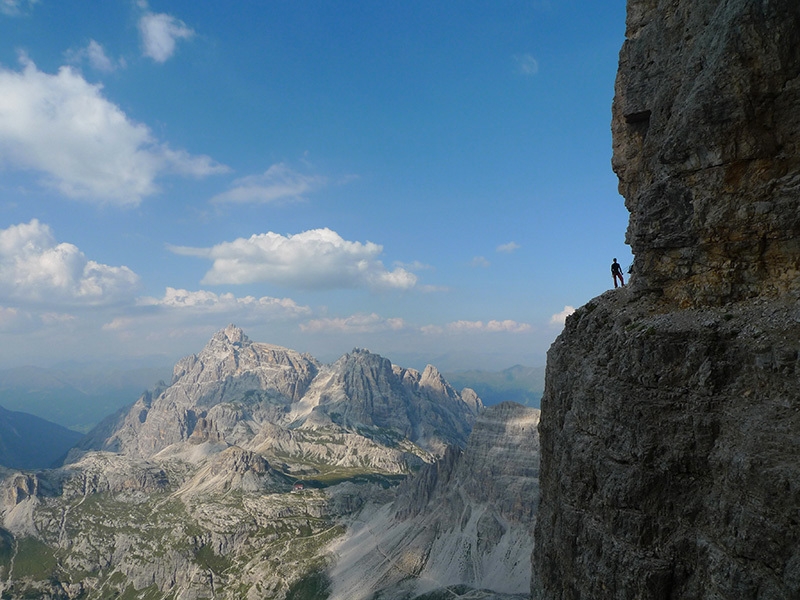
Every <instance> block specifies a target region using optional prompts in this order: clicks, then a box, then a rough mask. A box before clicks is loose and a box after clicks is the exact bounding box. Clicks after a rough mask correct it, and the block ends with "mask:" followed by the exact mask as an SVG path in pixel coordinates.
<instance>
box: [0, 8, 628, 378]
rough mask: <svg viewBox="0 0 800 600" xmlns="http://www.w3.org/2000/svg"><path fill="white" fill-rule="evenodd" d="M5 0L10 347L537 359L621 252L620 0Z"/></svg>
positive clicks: (71, 353)
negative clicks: (616, 149)
mask: <svg viewBox="0 0 800 600" xmlns="http://www.w3.org/2000/svg"><path fill="white" fill-rule="evenodd" d="M232 6H234V5H233V4H225V3H206V2H188V1H172V2H156V1H155V0H151V1H148V2H145V1H141V0H140V1H134V0H102V1H99V0H98V1H86V0H83V1H80V2H79V1H73V0H35V1H34V0H0V336H2V340H3V343H2V344H0V368H2V367H10V366H15V365H20V364H38V365H48V364H52V363H55V362H58V361H62V360H69V359H81V360H120V359H122V360H131V361H134V360H135V361H140V360H145V361H153V360H156V361H158V360H162V361H164V362H167V363H168V362H172V361H173V360H174V359H176V358H178V357H180V356H183V355H185V354H189V353H192V352H196V351H199V350H200V348H202V346H203V345H204V344H205V342H206V341H207V340H208V338H209V337H210V336H211V335H212V334H213V332H214V331H216V330H218V329H220V328H222V327H224V326H226V325H227V324H228V323H235V324H237V325H239V326H241V327H242V328H243V329H244V330H245V332H246V333H247V334H248V335H249V336H250V337H251V338H252V339H254V340H257V341H263V342H270V343H275V344H279V345H283V346H288V347H291V348H295V349H297V350H301V351H306V352H309V353H311V354H312V355H314V356H316V357H318V358H320V359H321V360H323V361H329V360H333V359H335V358H336V357H338V356H339V355H341V354H343V353H344V352H347V351H349V350H350V349H352V348H353V347H362V348H368V349H370V350H372V351H374V352H378V353H380V354H383V355H384V356H387V357H388V358H390V359H392V360H393V361H394V362H396V363H398V364H401V365H403V366H412V367H421V366H424V365H425V364H426V363H428V362H431V363H433V364H436V365H437V366H439V367H440V368H442V369H459V368H479V367H482V368H488V369H500V368H504V367H508V366H511V365H513V364H524V365H530V366H536V365H541V364H544V361H545V352H546V351H547V348H548V347H549V345H550V344H551V343H552V341H553V339H554V338H555V336H556V335H557V334H558V333H559V331H560V329H561V327H562V323H563V316H564V314H565V313H566V312H568V311H569V307H577V306H580V305H581V304H583V303H585V302H586V301H588V300H589V299H591V298H592V297H594V296H596V295H598V294H600V293H602V292H604V291H605V290H606V289H608V288H609V287H610V286H611V284H612V283H611V276H610V271H609V264H610V262H611V259H612V258H613V257H618V258H619V260H620V262H621V263H623V265H626V266H627V265H628V264H629V263H630V262H631V260H632V259H631V255H630V251H629V249H628V247H627V246H626V245H625V244H624V237H625V229H626V227H627V219H628V213H627V211H626V210H625V208H624V204H623V199H622V198H621V197H620V196H619V194H618V192H617V180H616V177H615V176H614V174H613V172H612V171H611V166H610V159H611V135H610V119H611V101H612V98H613V88H614V77H615V72H616V65H617V57H618V52H619V49H620V46H621V44H622V41H623V36H624V21H625V2H624V0H610V1H608V2H603V3H599V2H594V1H588V0H580V1H579V0H574V1H571V0H542V1H535V0H528V1H526V2H522V1H513V0H508V1H498V2H485V1H481V2H473V1H468V0H467V1H462V2H452V1H443V0H426V1H414V0H411V1H404V2H379V1H361V2H331V1H327V2H321V1H313V2H312V1H303V0H292V1H289V0H283V1H267V0H264V1H247V0H241V1H239V2H237V3H235V7H236V8H235V10H234V9H233V8H232Z"/></svg>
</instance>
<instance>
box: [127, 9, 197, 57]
mask: <svg viewBox="0 0 800 600" xmlns="http://www.w3.org/2000/svg"><path fill="white" fill-rule="evenodd" d="M139 33H140V34H141V36H142V50H143V52H144V55H145V56H147V57H149V58H152V59H153V60H154V61H156V62H158V63H163V62H166V61H167V60H168V59H169V58H170V57H171V56H172V55H173V54H175V46H176V43H177V41H178V40H181V39H184V40H185V39H189V38H191V37H192V36H193V35H194V30H193V29H192V28H191V27H188V26H187V25H186V24H185V23H184V22H183V21H181V20H179V19H176V18H175V17H173V16H171V15H167V14H164V13H152V12H147V13H145V14H144V15H142V17H141V18H140V19H139Z"/></svg>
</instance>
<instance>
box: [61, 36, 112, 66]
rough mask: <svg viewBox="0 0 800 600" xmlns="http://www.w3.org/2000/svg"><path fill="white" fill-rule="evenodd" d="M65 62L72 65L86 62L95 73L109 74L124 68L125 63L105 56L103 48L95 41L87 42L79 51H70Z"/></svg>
mask: <svg viewBox="0 0 800 600" xmlns="http://www.w3.org/2000/svg"><path fill="white" fill-rule="evenodd" d="M66 58H67V61H68V62H70V63H72V64H79V63H81V62H83V61H84V60H85V61H88V63H89V65H90V66H91V67H92V68H93V69H95V70H96V71H100V72H102V73H111V72H113V71H116V70H117V69H119V68H121V67H125V61H124V60H123V59H120V60H119V61H115V60H112V59H111V58H109V56H108V55H107V54H106V51H105V49H104V48H103V46H102V45H101V44H100V43H98V42H96V41H95V40H89V44H88V45H87V46H86V47H85V48H81V49H80V50H70V51H68V52H67V53H66Z"/></svg>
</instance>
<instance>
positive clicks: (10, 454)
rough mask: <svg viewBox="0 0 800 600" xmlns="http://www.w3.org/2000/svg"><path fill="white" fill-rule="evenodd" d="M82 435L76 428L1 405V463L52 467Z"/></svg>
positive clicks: (4, 464)
mask: <svg viewBox="0 0 800 600" xmlns="http://www.w3.org/2000/svg"><path fill="white" fill-rule="evenodd" d="M81 437H83V436H82V435H81V434H80V433H78V432H77V431H72V430H71V429H67V428H66V427H62V426H60V425H56V424H55V423H51V422H50V421H45V420H44V419H40V418H39V417H36V416H34V415H30V414H27V413H24V412H16V411H11V410H6V409H5V408H3V407H2V406H0V465H2V466H4V467H9V468H12V469H44V468H47V467H52V466H54V463H56V462H57V461H58V460H59V459H63V458H64V456H66V454H67V450H69V449H70V448H71V447H72V446H74V445H75V444H76V443H77V442H78V440H79V439H81Z"/></svg>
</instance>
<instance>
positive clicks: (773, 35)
mask: <svg viewBox="0 0 800 600" xmlns="http://www.w3.org/2000/svg"><path fill="white" fill-rule="evenodd" d="M626 38H627V39H626V41H625V44H624V46H623V48H622V51H621V53H620V68H619V74H618V77H617V84H616V97H615V100H614V106H613V121H612V130H613V134H614V158H613V167H614V170H615V171H616V173H617V175H618V176H619V185H620V191H621V193H622V194H623V195H624V196H625V202H626V206H627V207H628V209H629V210H630V213H631V216H630V222H629V227H628V233H627V241H628V243H630V245H631V247H632V249H633V251H634V254H635V261H634V270H635V271H634V274H633V278H632V281H631V285H629V286H628V287H626V288H621V289H619V290H611V291H609V292H606V293H605V294H603V295H601V296H599V297H598V298H595V299H594V300H592V301H591V302H589V303H588V304H586V305H585V306H584V307H582V308H581V309H579V310H578V311H577V312H576V313H575V314H574V315H573V316H571V317H570V318H568V319H567V323H566V327H565V329H564V332H563V333H562V334H561V336H559V338H558V339H557V340H556V342H555V343H554V344H553V346H552V348H551V349H550V352H549V354H548V366H547V382H546V386H545V392H544V396H543V398H542V417H541V424H540V429H539V432H540V436H541V473H540V486H541V503H540V506H539V513H538V520H537V529H536V548H535V550H534V557H533V562H534V574H533V589H534V597H535V598H541V599H548V600H549V599H555V598H559V599H587V600H588V599H591V600H597V599H605V598H614V599H616V598H620V599H622V598H626V599H627V598H637V599H645V600H646V599H664V600H666V599H679V598H712V599H723V598H725V599H727V598H736V599H737V600H747V599H756V598H758V599H785V600H789V599H792V598H800V542H799V541H798V540H800V512H799V511H800V355H799V354H798V351H800V304H798V293H799V292H800V149H799V148H798V142H799V141H800V135H798V134H800V3H798V2H797V1H796V0H763V1H762V0H692V1H689V0H629V2H628V22H627V32H626Z"/></svg>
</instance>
